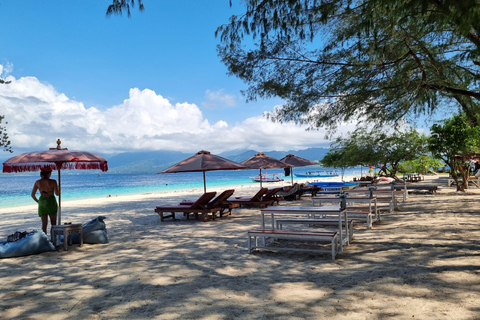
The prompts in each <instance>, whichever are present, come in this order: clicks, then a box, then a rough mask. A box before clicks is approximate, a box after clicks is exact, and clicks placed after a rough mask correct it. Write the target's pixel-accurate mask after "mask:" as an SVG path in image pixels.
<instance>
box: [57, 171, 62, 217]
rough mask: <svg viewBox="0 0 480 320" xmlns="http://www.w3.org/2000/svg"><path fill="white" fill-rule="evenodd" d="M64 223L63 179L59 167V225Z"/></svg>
mask: <svg viewBox="0 0 480 320" xmlns="http://www.w3.org/2000/svg"><path fill="white" fill-rule="evenodd" d="M61 224H62V179H61V178H60V169H58V225H61Z"/></svg>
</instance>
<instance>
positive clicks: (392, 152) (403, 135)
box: [321, 128, 427, 177]
mask: <svg viewBox="0 0 480 320" xmlns="http://www.w3.org/2000/svg"><path fill="white" fill-rule="evenodd" d="M426 141H427V137H426V136H424V135H422V134H419V133H418V132H417V131H416V130H414V129H409V130H393V131H382V130H379V129H372V130H367V129H362V128H360V129H357V130H356V131H355V132H353V133H351V134H350V135H349V136H347V137H345V138H338V139H337V140H336V141H335V142H334V143H332V145H331V147H330V150H331V151H330V152H329V153H328V154H327V155H326V156H325V157H324V158H323V160H322V161H321V163H322V165H325V166H329V167H353V166H357V165H362V166H368V165H375V166H379V167H385V170H387V168H388V170H390V176H392V177H395V175H396V173H397V171H398V166H399V163H401V162H402V161H408V160H414V159H416V158H417V157H419V156H420V155H421V154H423V153H424V152H425V148H426Z"/></svg>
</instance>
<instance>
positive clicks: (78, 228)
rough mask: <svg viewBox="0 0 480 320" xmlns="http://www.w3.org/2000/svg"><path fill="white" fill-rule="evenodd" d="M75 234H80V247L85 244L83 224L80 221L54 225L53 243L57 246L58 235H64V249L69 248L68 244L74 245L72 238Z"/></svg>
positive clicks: (52, 230)
mask: <svg viewBox="0 0 480 320" xmlns="http://www.w3.org/2000/svg"><path fill="white" fill-rule="evenodd" d="M74 234H78V235H80V244H79V247H81V246H82V245H83V226H82V225H81V224H80V223H76V224H63V225H55V226H52V229H51V238H52V242H53V245H54V246H55V247H56V246H57V236H58V237H60V236H61V235H63V250H64V251H67V250H68V244H70V245H72V238H73V235H74Z"/></svg>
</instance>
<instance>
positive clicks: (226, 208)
mask: <svg viewBox="0 0 480 320" xmlns="http://www.w3.org/2000/svg"><path fill="white" fill-rule="evenodd" d="M234 192H235V189H229V190H225V191H223V192H222V193H220V194H219V195H218V196H217V197H216V198H215V199H213V200H212V201H210V202H209V203H207V204H206V208H207V209H217V211H215V212H214V213H213V214H212V218H213V219H215V216H216V214H217V213H218V214H219V215H220V217H223V216H224V215H229V214H231V213H232V209H234V208H237V207H238V204H235V203H232V202H230V201H228V198H229V197H231V196H232V194H233V193H234ZM193 203H194V202H192V201H183V202H180V203H179V205H181V206H191V205H192V204H193Z"/></svg>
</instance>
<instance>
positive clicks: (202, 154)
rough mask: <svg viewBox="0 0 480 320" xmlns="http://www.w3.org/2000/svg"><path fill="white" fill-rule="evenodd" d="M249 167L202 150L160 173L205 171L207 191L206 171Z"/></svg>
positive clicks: (204, 185) (205, 187)
mask: <svg viewBox="0 0 480 320" xmlns="http://www.w3.org/2000/svg"><path fill="white" fill-rule="evenodd" d="M239 169H249V168H248V167H247V166H245V165H242V164H240V163H237V162H235V161H232V160H229V159H226V158H223V157H221V156H217V155H214V154H211V153H210V152H208V151H205V150H202V151H199V152H197V153H196V154H195V155H193V156H191V157H190V158H188V159H185V160H183V161H180V162H179V163H177V164H174V165H173V166H171V167H170V168H167V169H165V170H162V171H160V172H158V173H177V172H200V171H201V172H203V189H204V191H205V192H207V183H206V180H205V171H214V170H239Z"/></svg>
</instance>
